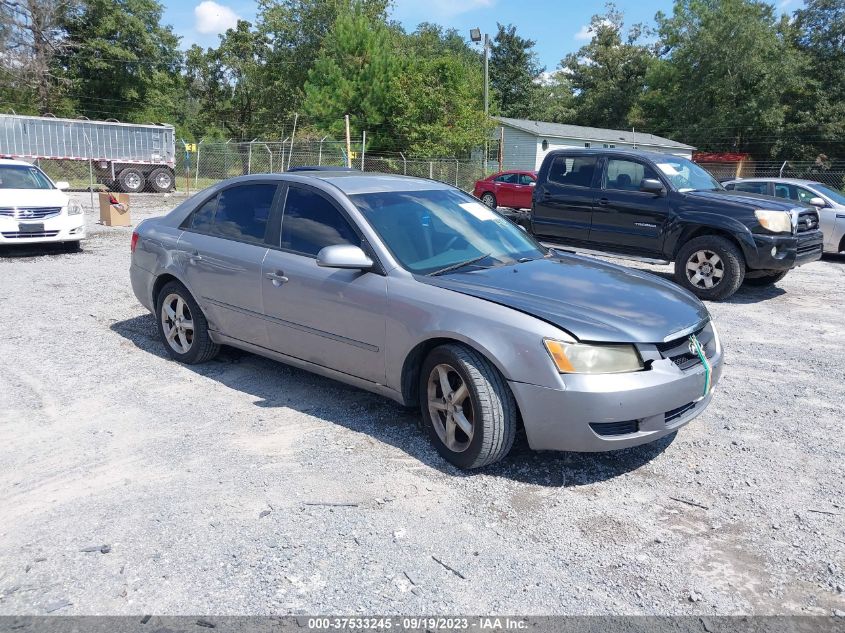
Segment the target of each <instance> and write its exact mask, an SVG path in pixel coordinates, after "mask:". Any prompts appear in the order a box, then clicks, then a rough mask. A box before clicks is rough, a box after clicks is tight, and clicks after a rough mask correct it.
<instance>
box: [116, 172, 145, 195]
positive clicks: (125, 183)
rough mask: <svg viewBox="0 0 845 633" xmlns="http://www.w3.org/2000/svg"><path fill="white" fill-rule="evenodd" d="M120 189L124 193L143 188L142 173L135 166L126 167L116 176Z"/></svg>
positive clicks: (137, 191)
mask: <svg viewBox="0 0 845 633" xmlns="http://www.w3.org/2000/svg"><path fill="white" fill-rule="evenodd" d="M117 184H118V185H120V190H121V191H124V192H126V193H139V192H141V191H143V190H144V173H143V172H142V171H141V170H140V169H136V168H135V167H127V168H126V169H124V170H123V171H122V172H120V173H119V174H118V176H117Z"/></svg>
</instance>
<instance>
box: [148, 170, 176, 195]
mask: <svg viewBox="0 0 845 633" xmlns="http://www.w3.org/2000/svg"><path fill="white" fill-rule="evenodd" d="M173 180H174V177H173V172H172V171H170V170H169V169H168V168H167V167H159V168H158V169H154V170H153V171H152V172H151V173H150V189H152V190H153V191H155V192H156V193H170V192H171V191H172V190H173Z"/></svg>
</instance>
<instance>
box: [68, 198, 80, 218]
mask: <svg viewBox="0 0 845 633" xmlns="http://www.w3.org/2000/svg"><path fill="white" fill-rule="evenodd" d="M81 213H82V205H81V204H79V203H78V202H77V201H76V200H71V201H70V202H68V204H67V214H68V215H80V214H81Z"/></svg>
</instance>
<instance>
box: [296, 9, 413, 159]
mask: <svg viewBox="0 0 845 633" xmlns="http://www.w3.org/2000/svg"><path fill="white" fill-rule="evenodd" d="M399 70H400V65H399V63H398V61H397V57H396V55H395V53H394V51H393V47H392V46H391V37H390V32H389V31H388V29H387V27H386V26H385V25H384V24H381V23H378V22H375V23H374V22H371V21H370V20H369V19H368V18H367V17H366V16H365V15H363V14H361V13H356V14H344V15H341V16H340V17H338V18H337V20H336V21H335V24H334V27H333V28H332V31H331V33H330V35H329V36H327V37H326V38H324V41H323V48H322V49H321V51H320V54H319V56H318V57H317V60H316V61H315V62H314V67H313V68H312V69H311V72H310V73H309V74H308V81H307V82H306V84H305V103H304V104H303V109H304V111H305V113H306V114H307V115H308V116H309V117H311V119H312V120H313V122H314V123H315V124H317V125H318V126H319V127H320V128H321V129H323V130H326V131H327V132H329V133H331V134H333V135H334V136H336V137H337V138H341V137H342V136H343V135H344V116H345V115H346V114H348V115H349V116H350V124H351V125H352V127H354V129H355V130H356V131H358V132H360V131H362V130H366V131H367V132H368V137H369V138H370V141H369V145H370V147H372V148H373V149H378V148H382V147H385V146H388V145H390V140H389V139H390V138H391V132H392V129H391V126H390V122H389V115H390V111H389V108H390V104H391V101H392V95H391V91H392V89H393V86H394V85H395V83H394V82H395V78H396V76H397V74H398V72H399Z"/></svg>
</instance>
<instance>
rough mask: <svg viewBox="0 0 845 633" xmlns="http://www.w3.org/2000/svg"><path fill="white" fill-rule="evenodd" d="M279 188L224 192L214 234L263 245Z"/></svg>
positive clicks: (260, 186) (239, 187)
mask: <svg viewBox="0 0 845 633" xmlns="http://www.w3.org/2000/svg"><path fill="white" fill-rule="evenodd" d="M276 189H277V187H276V185H271V184H249V185H237V186H235V187H229V188H228V189H225V190H223V191H222V192H221V193H220V195H219V197H218V200H217V209H216V212H215V213H214V222H213V223H212V226H211V233H212V234H213V235H217V236H219V237H225V238H228V239H232V240H238V241H241V242H263V241H264V235H265V234H266V232H267V225H268V223H269V221H270V210H271V209H272V207H273V198H274V197H275V196H276Z"/></svg>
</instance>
